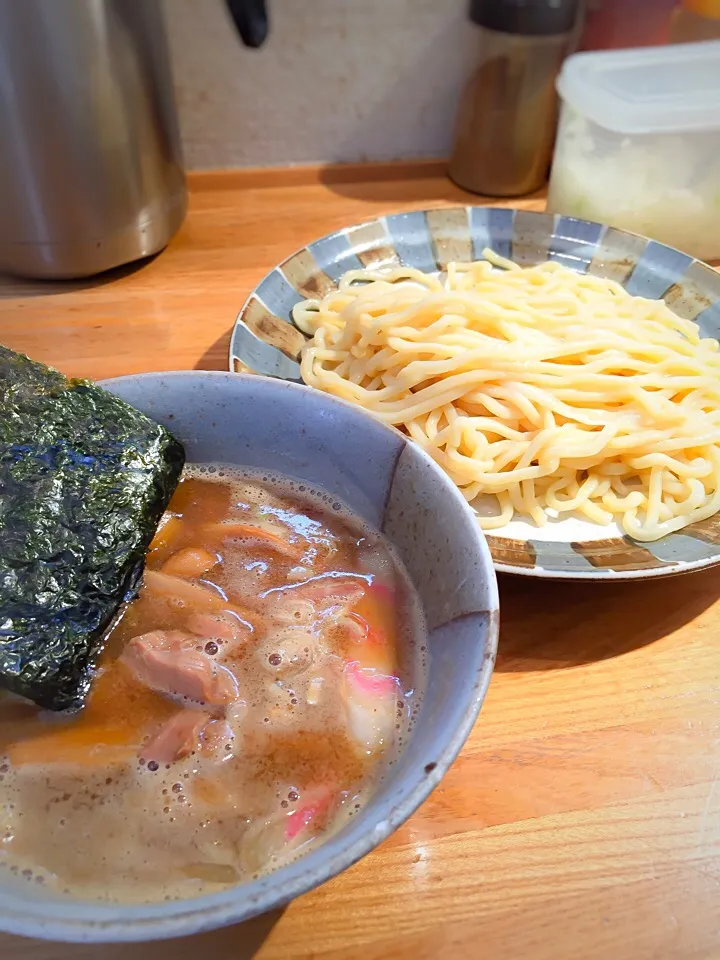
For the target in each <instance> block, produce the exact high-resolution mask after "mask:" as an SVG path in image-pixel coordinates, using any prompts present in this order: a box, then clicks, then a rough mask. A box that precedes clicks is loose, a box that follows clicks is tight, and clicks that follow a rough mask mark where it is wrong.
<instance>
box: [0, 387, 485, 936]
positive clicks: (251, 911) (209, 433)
mask: <svg viewBox="0 0 720 960" xmlns="http://www.w3.org/2000/svg"><path fill="white" fill-rule="evenodd" d="M102 385H103V386H104V387H106V388H107V389H108V390H110V391H111V392H112V393H115V394H117V395H118V396H120V397H122V398H123V399H125V400H127V401H128V402H130V403H132V404H133V405H134V406H136V407H138V408H139V409H140V410H143V411H144V412H145V413H147V414H148V415H150V416H151V417H153V418H154V419H156V420H159V421H160V422H162V423H164V424H165V425H166V426H167V427H168V428H169V429H170V430H172V432H173V433H174V434H175V435H176V436H177V437H178V438H179V439H180V440H181V441H182V442H183V443H184V444H185V447H186V450H187V456H188V461H190V462H196V463H197V462H212V461H215V462H218V461H223V462H226V463H233V464H239V465H243V466H250V467H256V468H260V469H268V470H275V471H281V472H283V473H285V474H287V475H290V476H292V477H295V478H298V479H302V480H305V481H307V482H308V483H310V484H317V485H321V486H323V487H324V488H325V489H326V490H328V491H329V492H331V493H332V494H333V496H335V497H338V498H339V499H341V500H343V501H344V502H345V503H346V504H347V505H348V506H349V507H350V508H351V509H352V510H353V511H354V512H355V513H357V514H359V515H360V516H361V517H363V518H364V519H365V520H366V521H368V522H369V523H370V524H371V525H372V526H373V527H375V528H377V529H380V530H382V531H383V532H384V533H385V534H386V536H387V537H388V538H389V539H390V540H391V541H392V543H393V544H394V545H395V547H396V548H397V550H398V552H399V553H400V556H401V557H402V559H403V561H404V563H405V565H406V567H407V569H408V571H409V573H410V575H411V577H412V579H413V580H414V582H415V586H416V588H417V590H418V592H419V595H420V599H421V601H422V604H423V607H424V611H425V616H426V619H427V623H428V629H429V637H428V651H429V662H428V668H429V677H428V684H427V693H426V695H425V697H424V700H423V701H422V703H421V707H420V710H419V712H418V716H417V721H416V724H415V727H414V730H413V734H412V736H411V737H410V740H409V742H408V744H407V746H406V747H405V749H404V751H403V753H402V754H401V755H400V757H399V758H398V760H397V761H396V762H395V763H394V764H393V765H392V767H390V770H389V773H388V774H387V776H386V778H385V779H384V781H383V782H382V783H381V785H380V787H379V789H378V791H377V793H376V794H375V796H374V797H373V799H372V800H371V801H370V802H369V803H368V804H367V806H366V807H365V808H364V810H363V811H362V812H361V813H360V814H359V815H358V816H357V817H356V818H353V819H352V820H350V821H349V822H348V825H347V826H346V827H344V828H343V830H342V831H340V832H339V833H337V834H336V835H334V836H333V837H331V838H330V839H328V840H327V841H326V842H325V843H324V844H322V845H319V846H318V847H317V848H316V849H314V850H313V851H312V852H310V853H308V854H307V855H306V856H305V857H302V858H301V859H299V860H298V861H297V862H295V863H293V864H290V865H289V866H286V867H283V868H282V869H280V870H277V871H276V872H275V873H272V874H270V875H268V876H265V877H262V878H261V879H259V880H256V881H253V882H250V883H246V884H243V885H240V886H237V887H233V888H231V889H227V890H224V891H222V892H221V893H215V894H212V895H209V896H203V897H198V898H195V899H191V900H184V901H176V902H158V903H152V904H147V905H142V906H109V905H106V904H97V903H90V902H80V901H76V900H69V899H67V898H65V899H60V898H57V897H53V896H52V895H51V894H50V893H49V892H47V891H44V890H43V888H36V887H31V886H29V885H27V884H23V883H22V882H21V881H18V880H14V879H12V880H8V879H7V878H5V879H3V880H2V881H1V882H0V929H2V930H5V931H8V932H11V933H19V934H24V935H26V936H34V937H46V938H52V939H61V940H72V941H121V940H149V939H154V938H163V937H179V936H183V935H186V934H191V933H197V932H199V931H202V930H208V929H211V928H213V927H219V926H223V925H225V924H229V923H235V922H238V921H240V920H244V919H246V918H248V917H251V916H253V915H255V914H259V913H262V912H265V911H267V910H270V909H273V908H277V907H279V906H282V905H283V904H285V903H287V902H288V901H290V900H291V899H293V898H294V897H297V896H298V895H299V894H301V893H304V892H306V891H307V890H310V889H311V888H312V887H315V886H316V885H317V884H319V883H322V882H323V881H325V880H327V879H328V878H329V877H331V876H333V875H334V874H336V873H338V872H340V871H341V870H344V869H345V868H346V867H348V866H350V864H352V863H354V862H355V861H356V860H358V859H359V858H360V857H362V856H363V855H364V854H366V853H368V851H370V850H372V849H373V847H375V846H377V844H379V843H380V842H381V841H382V840H384V839H385V838H386V837H387V836H388V835H389V834H390V833H392V831H393V830H395V829H396V828H397V827H398V826H399V825H400V824H401V823H403V821H404V820H406V819H407V818H408V817H409V816H410V814H411V813H412V812H413V811H414V810H415V809H416V808H417V807H418V806H419V804H420V803H422V801H423V800H424V799H425V798H426V797H427V796H428V794H429V793H430V792H431V790H432V789H433V788H434V787H435V786H436V785H437V784H438V782H439V781H440V779H441V778H442V776H443V775H444V774H445V772H446V770H447V769H448V767H449V766H450V764H451V763H452V761H453V760H454V758H455V756H456V755H457V753H458V751H459V750H460V748H461V747H462V745H463V743H464V741H465V739H466V737H467V736H468V734H469V733H470V730H471V729H472V726H473V723H474V722H475V718H476V717H477V714H478V711H479V710H480V706H481V704H482V701H483V698H484V696H485V691H486V689H487V686H488V682H489V680H490V675H491V673H492V668H493V663H494V658H495V649H496V643H497V630H498V596H497V584H496V581H495V574H494V572H493V567H492V562H491V559H490V554H489V551H488V548H487V545H486V543H485V539H484V537H483V534H482V533H481V531H480V530H479V528H478V526H477V524H476V523H475V522H474V520H473V516H472V513H471V511H470V509H469V507H468V506H467V504H466V503H465V501H464V499H463V498H462V496H461V495H460V494H459V493H458V491H457V490H456V488H455V487H454V486H453V484H452V483H451V482H450V481H449V480H448V479H447V478H446V477H445V475H444V474H443V473H442V472H441V470H440V469H439V468H438V467H437V466H435V464H434V463H433V462H432V460H430V459H429V458H428V457H427V456H426V455H425V454H424V453H423V452H422V451H421V450H420V449H419V448H418V447H416V446H414V445H413V444H410V443H409V442H408V441H407V440H406V439H405V438H404V437H403V436H402V435H401V434H400V433H398V432H397V431H395V430H393V429H392V428H389V427H386V426H384V425H382V424H381V423H379V422H378V421H376V420H374V419H373V418H372V417H370V416H368V415H367V414H365V413H364V412H362V411H361V410H358V409H357V408H355V407H353V406H350V405H348V404H346V403H344V402H342V401H339V400H335V399H332V398H330V397H327V396H324V395H323V394H321V393H318V392H316V391H312V390H309V389H308V388H307V387H303V386H299V385H296V384H290V383H284V382H282V381H278V380H270V379H265V378H262V377H255V376H253V377H245V376H237V375H234V374H230V373H210V372H199V371H193V372H187V373H185V372H179V373H165V374H142V375H138V376H130V377H120V378H118V379H116V380H108V381H105V382H104V383H103V384H102Z"/></svg>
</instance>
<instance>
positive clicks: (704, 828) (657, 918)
mask: <svg viewBox="0 0 720 960" xmlns="http://www.w3.org/2000/svg"><path fill="white" fill-rule="evenodd" d="M467 199H468V197H467V195H466V194H464V193H463V192H462V191H461V190H459V189H458V188H456V187H454V186H452V185H451V184H450V183H449V182H448V181H447V180H446V179H445V178H444V177H443V176H442V172H441V169H440V167H439V166H438V165H437V164H427V165H416V166H414V167H412V168H409V167H402V166H400V167H381V168H374V169H361V168H358V169H356V170H350V171H344V172H342V173H338V172H337V171H332V170H330V171H312V170H311V171H307V170H294V171H284V172H253V171H248V172H244V173H232V174H229V173H217V174H196V175H194V176H193V177H192V178H191V201H190V212H189V215H188V218H187V220H186V222H185V225H184V226H183V228H182V230H181V231H180V233H179V235H178V236H177V237H176V238H175V239H174V240H173V242H172V243H171V244H170V246H169V248H168V249H167V250H166V251H165V252H164V253H162V254H161V255H160V256H158V257H156V258H155V259H154V260H152V261H150V262H148V263H145V264H144V265H142V266H140V267H138V268H134V269H129V270H124V271H119V272H118V273H117V274H115V275H114V276H111V277H104V278H102V279H100V280H95V281H93V282H90V283H88V282H83V283H65V284H59V283H50V284H36V283H27V282H21V281H10V280H7V281H0V334H1V336H0V340H2V342H4V343H6V344H7V345H9V346H11V347H13V348H15V349H17V350H22V351H25V352H27V353H28V354H30V355H31V356H32V357H34V358H35V359H38V360H44V361H47V362H49V363H52V364H54V365H56V366H58V367H59V368H60V369H62V370H63V371H64V372H65V373H68V374H72V375H80V376H87V377H93V378H101V377H109V376H115V375H118V374H123V373H131V372H136V371H141V370H169V369H176V368H188V367H196V368H220V369H224V368H226V364H227V350H228V342H229V335H230V330H231V327H232V324H233V320H234V318H235V315H236V313H237V311H238V308H239V307H240V305H241V304H242V302H243V300H244V298H245V296H246V294H247V293H248V291H249V290H250V289H251V288H252V287H253V286H254V285H255V284H256V283H257V281H259V280H260V279H261V277H262V276H263V275H264V274H265V273H266V271H267V270H268V269H270V268H271V267H272V266H274V265H275V264H276V263H277V262H279V261H280V260H282V259H283V258H284V257H285V256H287V255H288V254H289V253H291V252H292V251H294V250H295V249H296V248H298V247H300V246H302V245H303V244H305V243H307V242H308V241H310V240H312V239H314V238H317V237H318V236H321V235H322V234H324V233H327V232H328V231H331V230H334V229H336V228H338V227H340V226H342V225H345V224H349V223H353V222H355V221H358V220H362V219H365V218H369V217H373V216H376V215H379V214H384V213H389V212H391V211H396V210H405V209H418V208H421V207H424V206H440V205H443V204H446V203H448V202H450V203H452V202H458V201H459V202H465V201H466V200H467ZM474 202H477V199H475V201H474ZM516 205H518V206H523V207H526V208H530V209H542V206H543V201H542V199H541V198H540V197H536V198H532V199H529V200H525V201H522V202H520V203H516ZM500 595H501V611H502V627H501V635H500V655H499V658H498V663H497V668H496V671H495V676H494V678H493V680H492V683H491V685H490V691H489V693H488V697H487V700H486V702H485V705H484V707H483V710H482V713H481V715H480V719H479V721H478V723H477V725H476V726H475V729H474V731H473V733H472V735H471V737H470V739H469V740H468V742H467V744H466V745H465V748H464V750H463V751H462V754H461V755H460V757H459V758H458V760H457V761H456V763H455V764H454V766H453V767H452V769H451V771H450V773H449V774H448V776H447V777H446V778H445V780H444V781H443V782H442V784H441V785H440V787H439V788H438V789H437V790H436V791H435V793H434V794H433V795H432V796H431V797H430V799H429V800H428V801H427V802H426V803H425V804H424V806H423V807H422V808H421V809H420V810H419V811H418V812H417V813H416V814H415V816H413V817H412V818H411V819H410V820H409V821H408V823H406V824H405V825H404V826H403V827H402V828H401V829H400V830H398V831H397V832H396V833H395V834H394V836H392V837H391V838H390V839H389V840H387V841H386V842H385V843H384V844H383V845H382V846H381V847H379V848H378V849H377V850H376V851H375V852H374V853H372V854H370V855H369V856H367V857H366V858H365V859H364V860H362V861H361V862H360V863H358V864H356V865H355V866H354V867H352V868H351V869H350V870H348V871H346V872H345V873H344V874H342V875H341V876H339V877H337V878H336V879H334V880H332V881H331V882H329V883H327V884H325V885H324V886H323V887H321V888H320V889H318V890H315V891H313V892H312V893H309V894H307V895H306V896H304V897H302V898H300V899H299V900H297V901H295V902H294V903H292V904H291V905H290V906H289V907H287V909H285V910H284V911H279V912H277V913H275V914H272V915H269V916H266V917H262V918H259V919H257V920H254V921H250V922H249V923H246V924H243V925H242V926H240V927H233V928H229V929H226V930H223V931H216V932H213V933H209V934H204V935H202V936H200V937H195V938H190V939H186V940H182V941H173V942H171V943H164V944H155V945H146V946H141V947H138V948H136V947H126V946H122V945H119V946H110V947H97V946H95V947H93V946H87V947H86V946H83V947H76V946H68V945H62V944H47V943H40V942H36V941H29V940H21V939H18V938H14V937H3V936H0V957H2V958H3V960H90V958H98V960H99V958H102V960H129V958H130V951H131V950H132V954H133V957H136V958H138V960H150V958H152V960H170V958H172V960H190V958H193V960H195V958H196V957H197V956H209V957H210V956H211V957H212V958H213V960H243V958H246V957H251V956H254V957H257V958H259V960H299V958H311V957H313V958H315V957H317V958H324V960H355V958H357V960H381V958H382V960H385V958H403V960H411V958H412V960H464V958H473V960H474V958H478V960H480V958H482V960H506V958H507V960H595V958H611V957H612V958H613V960H645V958H657V960H674V958H683V960H686V958H687V960H689V958H693V960H697V958H709V957H720V787H719V786H718V783H719V781H720V703H719V700H720V600H718V596H719V595H720V572H719V571H718V570H717V569H716V570H714V571H713V570H709V571H706V572H704V573H696V574H690V575H687V576H684V577H677V578H671V579H667V580H658V581H654V582H653V581H650V582H646V583H627V584H622V583H617V584H603V583H599V584H592V583H586V584H572V583H551V582H542V581H532V580H529V579H524V578H521V577H501V581H500Z"/></svg>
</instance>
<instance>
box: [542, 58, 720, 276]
mask: <svg viewBox="0 0 720 960" xmlns="http://www.w3.org/2000/svg"><path fill="white" fill-rule="evenodd" d="M557 89H558V93H559V94H560V98H561V101H562V109H561V115H560V127H559V131H558V138H557V142H556V146H555V154H554V158H553V164H552V171H551V176H550V188H549V195H548V210H549V211H551V212H553V213H560V214H564V215H566V216H572V217H580V218H583V219H586V220H595V221H598V222H600V223H607V224H610V225H612V226H616V227H621V228H623V229H625V230H631V231H633V232H635V233H640V234H642V235H644V236H647V237H650V238H651V239H653V240H659V241H661V242H662V243H666V244H669V245H670V246H672V247H676V248H678V249H680V250H683V251H685V252H686V253H689V254H692V255H693V256H695V257H697V258H699V259H701V260H713V259H718V258H720V163H719V162H718V157H720V41H717V40H714V41H709V42H706V43H687V44H675V45H672V46H666V47H647V48H643V49H628V50H603V51H597V52H591V53H578V54H575V55H574V56H572V57H569V58H568V59H567V60H566V61H565V63H564V65H563V68H562V71H561V73H560V76H559V77H558V81H557Z"/></svg>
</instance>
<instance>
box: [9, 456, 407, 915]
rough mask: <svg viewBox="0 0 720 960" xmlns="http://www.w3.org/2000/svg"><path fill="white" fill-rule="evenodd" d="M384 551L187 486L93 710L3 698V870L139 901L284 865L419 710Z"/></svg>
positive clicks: (305, 497) (338, 820)
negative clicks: (52, 709) (53, 711)
mask: <svg viewBox="0 0 720 960" xmlns="http://www.w3.org/2000/svg"><path fill="white" fill-rule="evenodd" d="M423 636H424V625H423V621H422V616H421V612H420V608H419V605H418V603H417V600H416V597H415V594H414V592H413V588H412V586H411V585H410V582H409V580H408V578H407V576H406V574H405V573H404V571H403V569H402V567H401V565H400V563H399V561H398V559H397V558H396V557H395V556H394V554H393V552H392V550H391V549H390V547H389V545H388V544H387V543H386V542H385V541H384V539H383V538H382V537H380V536H379V535H378V534H377V533H374V532H373V531H371V530H369V529H368V528H366V527H365V526H363V525H362V524H361V523H360V522H359V521H358V520H357V519H356V518H354V517H352V516H349V515H348V514H347V512H346V511H345V510H344V508H342V506H341V505H340V504H338V503H335V502H333V500H332V499H331V498H330V497H328V496H327V495H325V494H322V493H321V492H318V491H312V490H309V489H307V488H306V487H305V486H303V485H301V484H298V483H295V482H291V481H282V480H281V479H280V478H269V477H256V476H252V475H249V474H241V473H239V472H233V471H232V470H231V469H229V468H225V467H205V468H204V469H203V470H201V469H199V468H194V469H190V470H187V471H186V474H185V477H184V479H183V480H182V481H181V483H180V485H179V487H178V489H177V491H176V493H175V495H174V497H173V499H172V500H171V502H170V506H169V509H168V511H167V513H166V514H165V516H164V518H163V520H162V522H161V524H160V526H159V528H158V531H157V534H156V536H155V539H154V541H153V543H152V546H151V549H150V553H149V554H148V558H147V566H146V571H145V575H144V584H143V588H142V591H141V593H140V596H139V598H138V599H137V600H136V601H135V602H133V603H132V604H131V605H130V606H129V607H128V609H127V611H126V612H125V614H124V616H123V618H122V619H121V621H120V622H119V624H118V625H117V626H116V628H115V629H114V631H113V633H112V634H111V637H110V639H109V643H108V645H107V647H106V650H105V653H104V656H103V659H102V662H101V665H100V667H99V670H98V674H97V676H96V678H95V681H94V684H93V687H92V691H91V694H90V698H89V702H88V704H87V707H86V708H85V709H84V710H83V711H82V712H81V713H79V714H74V715H64V716H63V715H61V716H59V717H58V716H57V715H49V714H46V713H43V712H42V711H40V710H39V708H37V707H35V706H34V705H32V704H30V703H29V702H28V701H24V700H21V699H20V698H17V697H13V696H12V695H7V696H5V698H4V699H2V700H0V758H1V759H0V862H1V863H3V864H4V866H5V868H6V869H8V870H10V871H12V872H13V873H15V874H17V875H18V876H19V877H23V878H25V879H27V880H28V881H30V882H34V883H44V884H47V885H52V886H53V887H54V888H56V889H58V890H60V891H64V892H66V893H69V894H71V895H73V896H80V897H83V898H94V899H98V898H100V899H109V900H115V901H125V902H129V901H136V902H147V901H152V900H160V899H162V898H166V899H169V898H176V897H188V896H193V895H197V894H200V893H204V892H208V891H212V890H215V889H219V888H222V887H223V886H226V885H230V884H235V883H238V882H240V881H242V880H247V879H250V878H253V877H257V876H258V875H260V874H262V873H264V872H267V871H268V870H272V869H274V868H276V867H278V866H281V865H282V864H284V863H287V862H289V861H290V860H291V859H293V858H294V857H296V856H298V855H299V854H300V853H302V852H304V851H305V850H307V849H308V848H309V847H310V846H312V844H313V843H316V842H318V841H319V840H321V839H322V838H323V837H327V836H328V835H330V834H332V833H333V832H334V831H336V830H338V829H339V828H340V827H341V826H342V825H343V824H344V823H347V820H348V817H352V816H355V815H356V814H357V812H358V811H359V810H361V809H362V806H363V804H364V803H365V802H366V801H367V799H368V798H369V797H370V796H372V794H373V791H374V790H375V789H376V787H377V785H378V783H379V781H380V780H381V779H382V776H383V774H384V772H385V771H386V770H387V767H388V764H389V763H392V761H393V759H394V757H395V755H396V753H397V751H398V750H399V749H401V748H402V746H403V743H404V742H405V740H406V738H407V737H408V735H409V732H410V728H411V724H412V718H413V716H414V711H415V710H416V709H417V703H418V700H419V697H420V696H421V693H422V678H423V674H424V669H423V658H424V657H425V655H426V654H425V643H424V640H423Z"/></svg>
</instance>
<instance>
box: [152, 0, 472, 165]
mask: <svg viewBox="0 0 720 960" xmlns="http://www.w3.org/2000/svg"><path fill="white" fill-rule="evenodd" d="M164 3H165V14H166V21H167V27H168V33H169V37H170V45H171V51H172V55H173V65H174V71H175V81H176V87H177V97H178V108H179V112H180V124H181V128H182V133H183V139H184V143H185V157H186V163H187V166H188V167H189V168H191V169H202V168H212V167H241V166H273V165H282V164H290V163H315V162H324V161H327V162H351V161H357V160H393V159H405V158H411V157H438V156H444V155H446V154H447V152H448V149H449V144H450V137H451V131H452V125H453V120H454V115H455V109H456V105H457V101H458V96H459V93H460V89H461V87H462V85H463V84H464V82H465V80H466V79H467V77H468V76H469V74H470V72H471V70H472V67H473V65H474V63H475V62H476V60H477V31H476V28H474V27H473V25H472V24H471V23H470V22H469V20H468V19H467V15H466V11H467V0H268V6H269V9H270V16H271V20H272V22H271V32H270V38H269V40H268V41H267V43H266V45H265V46H264V47H263V48H261V49H260V50H248V49H245V48H244V47H243V46H242V44H241V42H240V40H239V38H238V37H237V36H236V34H235V33H234V28H233V26H232V24H231V21H230V19H229V17H228V15H227V13H226V10H225V6H224V3H223V2H222V0H164Z"/></svg>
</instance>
